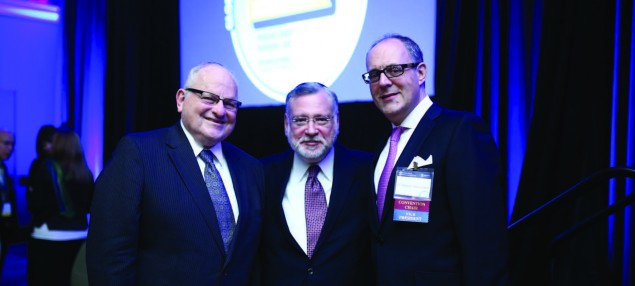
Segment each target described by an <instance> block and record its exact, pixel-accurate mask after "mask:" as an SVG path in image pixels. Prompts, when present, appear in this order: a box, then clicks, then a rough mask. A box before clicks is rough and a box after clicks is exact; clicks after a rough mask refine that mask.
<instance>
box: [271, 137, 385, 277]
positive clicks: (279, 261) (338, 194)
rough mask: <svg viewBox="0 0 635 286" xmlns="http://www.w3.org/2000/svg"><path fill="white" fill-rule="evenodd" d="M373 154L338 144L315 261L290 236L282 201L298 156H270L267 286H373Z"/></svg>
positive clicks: (286, 153)
mask: <svg viewBox="0 0 635 286" xmlns="http://www.w3.org/2000/svg"><path fill="white" fill-rule="evenodd" d="M371 161H372V156H371V154H370V153H366V152H360V151H353V150H349V149H346V148H344V147H343V146H339V145H336V147H335V158H334V168H333V173H334V175H333V186H332V191H331V197H330V201H329V206H328V210H327V215H326V219H325V222H324V226H323V228H322V232H321V233H320V238H319V239H318V242H317V244H316V247H315V251H314V253H313V256H312V258H311V259H309V258H308V256H307V255H306V253H305V252H304V251H303V250H302V248H301V247H300V245H298V243H297V242H296V240H295V238H293V235H292V234H291V232H290V231H289V228H288V226H287V221H286V218H285V213H284V210H283V208H282V198H283V196H284V194H285V190H286V187H287V182H288V180H289V175H290V173H291V167H292V164H293V152H292V151H287V152H285V153H282V154H279V155H274V156H271V157H267V158H265V159H263V160H262V162H263V165H264V167H265V181H266V192H265V194H266V195H265V198H266V203H265V208H266V210H267V212H266V215H265V223H264V225H265V227H264V231H263V242H262V258H263V259H262V262H263V263H262V273H263V284H264V285H276V286H279V285H289V286H291V285H293V286H298V285H328V286H336V285H372V284H373V282H372V281H373V274H372V271H371V264H370V231H369V227H368V219H367V213H368V201H369V200H370V190H371V185H370V177H369V174H370V173H369V171H370V164H371Z"/></svg>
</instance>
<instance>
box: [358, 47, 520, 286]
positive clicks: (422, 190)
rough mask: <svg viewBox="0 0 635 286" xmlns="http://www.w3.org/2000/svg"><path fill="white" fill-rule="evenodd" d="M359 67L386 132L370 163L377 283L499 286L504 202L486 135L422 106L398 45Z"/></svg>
mask: <svg viewBox="0 0 635 286" xmlns="http://www.w3.org/2000/svg"><path fill="white" fill-rule="evenodd" d="M366 68H367V70H368V72H367V73H365V74H363V75H362V77H363V79H364V81H365V82H366V83H367V84H369V87H370V93H371V95H372V98H373V101H374V102H375V105H376V106H377V108H378V109H379V110H380V111H381V112H382V113H383V114H384V115H385V116H386V118H388V120H390V122H391V123H392V125H393V127H394V129H393V130H394V131H393V135H391V140H389V141H388V142H386V145H385V147H384V148H383V150H381V151H380V152H378V156H377V158H376V161H375V163H376V165H375V171H374V186H375V192H374V193H373V195H375V194H376V204H375V203H373V204H372V212H371V215H370V220H371V229H372V231H373V233H374V240H373V242H372V248H373V261H374V263H375V267H376V271H377V284H378V285H444V286H448V285H505V284H506V283H507V260H508V258H507V256H508V249H507V248H508V242H507V234H506V226H507V219H506V211H505V210H506V208H505V201H504V198H505V196H504V192H503V188H502V181H501V176H502V175H501V174H502V173H501V166H500V162H499V160H500V159H499V155H498V151H497V147H496V144H495V142H494V140H493V139H492V136H491V134H490V133H489V130H488V128H487V126H486V125H485V124H484V123H483V122H482V120H480V119H479V118H477V117H476V116H474V115H471V114H468V113H463V112H457V111H451V110H447V109H443V108H442V107H440V106H438V105H437V104H435V103H433V102H432V101H431V100H430V98H429V97H428V96H427V94H426V92H425V85H424V83H425V80H426V66H425V64H424V63H423V55H422V53H421V50H420V49H419V46H418V45H417V44H416V43H415V42H414V41H412V40H411V39H410V38H408V37H404V36H401V35H386V36H384V37H383V38H382V39H380V40H379V41H377V42H375V43H374V44H373V45H372V46H371V48H370V50H369V51H368V53H367V55H366ZM385 167H386V168H385ZM404 168H405V169H404Z"/></svg>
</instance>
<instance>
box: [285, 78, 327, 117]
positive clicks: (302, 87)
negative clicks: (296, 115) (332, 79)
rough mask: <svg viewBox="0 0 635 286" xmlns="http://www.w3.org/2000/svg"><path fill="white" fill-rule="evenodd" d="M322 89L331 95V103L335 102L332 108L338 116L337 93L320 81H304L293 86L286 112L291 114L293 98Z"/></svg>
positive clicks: (287, 101)
mask: <svg viewBox="0 0 635 286" xmlns="http://www.w3.org/2000/svg"><path fill="white" fill-rule="evenodd" d="M321 90H323V91H324V92H326V94H328V95H329V97H330V98H331V103H333V110H332V111H333V115H336V116H337V114H338V112H339V109H338V107H337V105H338V100H337V94H335V92H334V91H332V90H331V89H330V88H328V87H326V86H325V85H323V84H321V83H319V82H303V83H301V84H298V85H297V86H296V87H295V88H293V89H292V90H291V91H290V92H289V93H288V94H287V100H286V106H285V109H284V111H285V113H286V114H289V102H290V101H291V99H293V98H296V97H299V96H302V95H307V94H314V93H317V92H319V91H321Z"/></svg>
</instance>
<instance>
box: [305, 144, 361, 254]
mask: <svg viewBox="0 0 635 286" xmlns="http://www.w3.org/2000/svg"><path fill="white" fill-rule="evenodd" d="M349 162H350V158H349V157H348V153H346V150H345V148H344V147H343V146H339V145H335V156H334V163H333V185H332V187H331V197H330V199H329V205H328V209H327V212H326V218H325V220H324V225H323V226H322V231H321V232H320V237H319V238H318V241H317V244H316V245H315V252H318V249H319V248H320V244H322V241H323V239H324V237H326V236H327V235H328V233H329V231H330V230H331V229H332V228H333V227H334V226H333V224H335V219H336V218H338V217H340V216H339V213H341V212H342V209H343V208H345V207H346V202H347V201H349V200H347V198H348V196H349V194H350V192H351V189H352V187H351V185H352V183H353V178H354V175H355V171H356V170H355V169H354V168H350V164H349Z"/></svg>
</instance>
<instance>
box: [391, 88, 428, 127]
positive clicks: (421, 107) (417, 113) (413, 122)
mask: <svg viewBox="0 0 635 286" xmlns="http://www.w3.org/2000/svg"><path fill="white" fill-rule="evenodd" d="M430 106H432V100H431V99H430V97H429V96H427V95H426V96H425V97H424V98H423V100H421V101H420V102H419V104H417V107H415V109H413V110H412V111H411V112H410V114H408V116H406V118H405V119H404V120H403V122H401V125H400V126H401V127H405V128H406V129H408V130H413V129H415V128H416V127H417V125H418V124H419V122H420V121H421V118H423V116H424V115H425V114H426V112H427V111H428V109H430ZM392 127H393V128H394V127H395V125H394V124H393V125H392Z"/></svg>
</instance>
